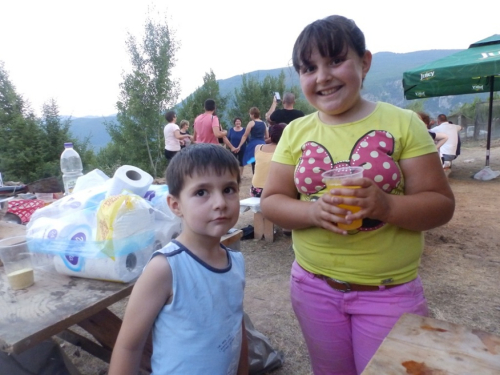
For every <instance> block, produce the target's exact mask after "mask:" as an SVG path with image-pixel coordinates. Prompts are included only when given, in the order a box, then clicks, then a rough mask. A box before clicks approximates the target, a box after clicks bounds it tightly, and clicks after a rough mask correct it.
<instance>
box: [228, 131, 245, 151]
mask: <svg viewBox="0 0 500 375" xmlns="http://www.w3.org/2000/svg"><path fill="white" fill-rule="evenodd" d="M242 129H243V130H241V131H239V132H237V131H236V130H234V128H231V129H229V134H228V135H227V138H228V139H229V142H231V144H232V145H233V146H234V147H238V146H239V145H240V142H241V138H243V134H245V128H242Z"/></svg>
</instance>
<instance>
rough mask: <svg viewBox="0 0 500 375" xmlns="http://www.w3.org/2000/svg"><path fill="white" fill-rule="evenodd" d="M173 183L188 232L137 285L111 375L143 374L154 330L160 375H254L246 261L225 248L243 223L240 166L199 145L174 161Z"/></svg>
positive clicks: (174, 204) (155, 259)
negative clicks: (250, 370) (238, 223)
mask: <svg viewBox="0 0 500 375" xmlns="http://www.w3.org/2000/svg"><path fill="white" fill-rule="evenodd" d="M166 178H167V181H168V186H169V196H168V198H167V202H168V205H169V207H170V209H171V210H172V212H174V213H175V214H176V215H177V216H179V217H181V218H182V220H183V230H182V233H181V234H180V235H179V237H177V239H175V240H172V241H171V242H170V243H169V244H168V245H167V246H165V247H164V248H163V249H161V250H158V251H156V252H155V253H154V254H153V256H152V258H151V260H150V262H149V263H148V265H147V266H146V267H145V268H144V271H143V273H142V275H141V276H140V277H139V279H138V280H137V283H136V284H135V286H134V289H133V291H132V295H131V297H130V301H129V303H128V306H127V309H126V312H125V316H124V319H123V324H122V327H121V330H120V333H119V335H118V338H117V340H116V345H115V348H114V350H113V355H112V357H111V364H110V370H109V374H110V375H113V374H114V375H123V374H134V375H135V374H137V372H138V368H139V363H140V359H141V355H142V350H143V346H144V344H145V342H146V339H147V337H148V334H149V332H150V330H151V327H153V355H152V358H151V367H152V369H153V373H154V374H248V353H247V342H246V334H245V328H244V326H243V289H244V284H245V279H244V272H245V270H244V261H243V256H242V254H241V253H239V252H234V251H232V250H229V249H227V248H225V247H224V246H222V245H221V244H220V238H221V236H222V235H224V234H225V233H227V231H228V230H229V229H230V228H231V227H233V225H234V224H235V223H236V221H237V220H238V215H239V194H238V193H239V184H240V173H239V166H238V162H237V160H236V159H235V157H234V156H233V155H232V154H231V152H230V151H228V150H226V149H224V148H222V147H220V146H217V145H214V144H195V145H193V146H191V147H186V148H184V149H182V150H181V151H180V152H179V153H178V154H177V155H176V156H175V157H174V158H173V159H172V161H171V163H170V164H169V166H168V168H167V172H166Z"/></svg>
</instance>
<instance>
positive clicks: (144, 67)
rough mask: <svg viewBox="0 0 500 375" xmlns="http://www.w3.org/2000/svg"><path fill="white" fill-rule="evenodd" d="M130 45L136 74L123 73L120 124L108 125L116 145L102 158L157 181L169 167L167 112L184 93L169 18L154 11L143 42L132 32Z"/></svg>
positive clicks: (112, 145)
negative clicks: (111, 157)
mask: <svg viewBox="0 0 500 375" xmlns="http://www.w3.org/2000/svg"><path fill="white" fill-rule="evenodd" d="M165 18H166V17H165ZM126 45H127V49H128V53H129V56H130V63H131V65H132V71H131V72H129V73H125V74H124V75H123V82H122V83H121V84H120V97H119V100H118V102H117V104H116V106H117V109H118V114H117V121H118V123H114V122H112V123H107V124H106V128H107V130H108V132H109V134H110V136H111V144H110V145H108V146H107V147H106V150H105V151H104V152H103V154H102V155H101V156H100V158H99V159H100V160H102V159H104V158H105V157H106V156H109V155H114V156H115V157H116V158H117V159H119V160H122V161H123V162H124V163H125V164H131V165H134V166H136V167H138V168H142V169H144V170H146V171H149V172H150V173H151V174H152V175H153V176H155V177H156V176H157V174H158V171H160V170H163V169H164V166H165V158H164V156H163V155H164V148H165V145H164V140H163V125H164V123H165V120H164V118H163V114H164V112H165V111H166V110H167V109H168V108H172V107H173V106H174V104H175V103H176V101H177V97H178V95H179V88H178V82H177V80H175V79H174V78H173V77H172V68H173V67H174V66H175V53H176V51H177V48H178V46H177V42H176V41H175V38H174V33H173V32H172V30H171V29H170V28H169V27H168V25H167V22H166V20H165V19H163V20H160V21H156V20H153V18H152V17H151V13H148V16H147V18H146V21H145V26H144V36H143V39H142V41H141V42H140V43H139V42H138V41H137V39H136V38H135V37H134V36H133V35H131V34H129V35H128V39H127V41H126ZM115 160H116V159H115ZM105 161H106V165H112V161H107V160H105Z"/></svg>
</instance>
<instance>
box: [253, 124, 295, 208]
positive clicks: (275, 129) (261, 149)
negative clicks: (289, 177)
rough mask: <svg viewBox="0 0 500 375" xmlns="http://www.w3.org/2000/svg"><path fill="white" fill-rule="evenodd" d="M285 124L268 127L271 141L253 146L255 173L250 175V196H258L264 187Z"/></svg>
mask: <svg viewBox="0 0 500 375" xmlns="http://www.w3.org/2000/svg"><path fill="white" fill-rule="evenodd" d="M285 126H286V124H285V123H280V124H275V125H273V126H271V127H270V128H269V138H270V140H271V142H270V143H266V144H263V145H257V146H256V147H255V174H254V175H253V177H252V186H250V195H251V196H252V197H257V198H260V196H261V195H262V189H263V188H264V184H265V183H266V180H267V176H268V174H269V167H270V166H271V160H272V157H273V154H274V150H276V146H277V145H278V142H279V141H280V138H281V134H283V130H284V129H285Z"/></svg>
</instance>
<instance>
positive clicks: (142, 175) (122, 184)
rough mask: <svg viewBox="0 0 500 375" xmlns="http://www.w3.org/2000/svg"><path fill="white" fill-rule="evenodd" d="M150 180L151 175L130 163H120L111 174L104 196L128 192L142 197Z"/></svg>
mask: <svg viewBox="0 0 500 375" xmlns="http://www.w3.org/2000/svg"><path fill="white" fill-rule="evenodd" d="M152 182H153V177H152V176H151V175H150V174H149V173H147V172H145V171H143V170H142V169H140V168H137V167H134V166H132V165H122V166H121V167H120V168H118V169H117V170H116V172H115V174H114V175H113V178H112V179H111V184H110V186H109V188H108V192H107V194H106V196H108V197H109V196H112V195H118V194H122V193H123V192H129V193H133V194H136V195H138V196H140V197H144V195H145V194H146V192H147V191H148V188H149V186H150V185H151V183H152Z"/></svg>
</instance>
